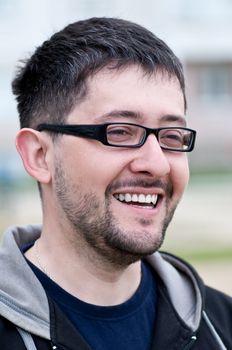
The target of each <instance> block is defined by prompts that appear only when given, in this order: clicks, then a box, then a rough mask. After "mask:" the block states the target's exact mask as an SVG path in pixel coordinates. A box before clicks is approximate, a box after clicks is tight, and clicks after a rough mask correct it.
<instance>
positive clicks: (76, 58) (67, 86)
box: [12, 17, 186, 128]
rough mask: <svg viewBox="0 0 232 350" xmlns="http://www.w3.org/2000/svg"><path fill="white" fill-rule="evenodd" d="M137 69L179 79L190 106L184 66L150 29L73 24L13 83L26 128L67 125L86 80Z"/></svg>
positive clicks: (116, 23)
mask: <svg viewBox="0 0 232 350" xmlns="http://www.w3.org/2000/svg"><path fill="white" fill-rule="evenodd" d="M131 64H137V65H139V66H141V67H142V68H143V70H144V71H145V72H146V73H148V74H152V73H154V72H156V71H157V70H159V71H161V72H163V73H164V74H166V73H168V75H169V76H170V78H172V77H176V78H177V79H178V81H179V83H180V88H181V90H182V92H183V97H184V101H185V107H186V97H185V82H184V75H183V67H182V65H181V63H180V61H179V59H178V58H177V57H176V56H175V55H174V53H173V52H172V50H171V49H170V48H169V47H168V46H167V45H166V44H165V43H164V42H163V41H162V40H160V39H159V38H157V37H156V36H155V35H154V34H153V33H151V32H150V31H149V30H147V29H145V28H143V27H142V26H140V25H138V24H135V23H132V22H129V21H126V20H123V19H117V18H104V17H103V18H90V19H87V20H83V21H78V22H75V23H72V24H70V25H68V26H67V27H65V28H64V29H63V30H61V31H60V32H57V33H55V34H54V35H53V36H52V37H51V38H50V39H49V40H47V41H45V42H44V43H43V44H42V45H41V46H40V47H38V48H37V49H36V51H35V53H34V54H33V55H32V56H31V58H29V59H28V60H27V61H24V63H23V65H22V66H21V67H19V68H18V71H17V74H16V77H15V79H14V80H13V82H12V88H13V93H14V94H15V95H16V99H17V102H18V111H19V117H20V126H21V127H32V128H36V127H37V125H38V124H39V123H41V122H50V123H63V122H65V118H66V116H67V115H68V114H69V113H70V111H71V110H72V109H73V107H74V106H75V105H76V104H77V102H78V101H80V100H81V98H83V97H84V96H85V95H86V91H87V90H86V79H87V78H88V77H90V76H91V75H93V74H95V73H96V72H97V71H99V70H101V69H102V68H104V67H106V66H110V67H112V68H116V69H117V68H118V69H119V68H121V67H126V66H128V65H131Z"/></svg>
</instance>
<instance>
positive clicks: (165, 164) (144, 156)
mask: <svg viewBox="0 0 232 350" xmlns="http://www.w3.org/2000/svg"><path fill="white" fill-rule="evenodd" d="M134 152H135V153H134V159H133V160H132V161H131V163H130V170H131V171H132V172H133V173H143V174H147V175H150V176H151V177H163V176H165V175H167V174H169V173H170V164H169V161H168V158H167V156H166V155H165V153H164V151H163V150H162V149H161V147H160V145H159V143H158V140H157V138H156V136H155V135H154V134H150V135H149V136H148V138H147V140H146V142H145V143H144V145H143V146H142V147H140V148H137V149H135V150H134Z"/></svg>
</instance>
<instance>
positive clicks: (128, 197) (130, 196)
mask: <svg viewBox="0 0 232 350" xmlns="http://www.w3.org/2000/svg"><path fill="white" fill-rule="evenodd" d="M159 197H160V196H159V195H157V194H147V195H145V194H143V193H138V194H136V193H116V194H114V198H116V199H117V200H118V201H119V202H122V203H125V204H128V205H135V206H137V207H145V208H150V209H153V208H155V207H156V205H157V203H158V200H159Z"/></svg>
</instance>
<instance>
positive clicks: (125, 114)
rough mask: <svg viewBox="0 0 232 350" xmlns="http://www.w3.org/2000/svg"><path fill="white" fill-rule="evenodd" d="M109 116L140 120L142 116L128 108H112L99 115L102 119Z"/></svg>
mask: <svg viewBox="0 0 232 350" xmlns="http://www.w3.org/2000/svg"><path fill="white" fill-rule="evenodd" d="M109 118H119V119H120V118H131V119H135V120H142V119H143V116H142V115H141V114H140V113H137V112H134V111H128V110H113V111H110V112H108V113H105V114H103V115H102V116H101V119H102V120H105V119H109Z"/></svg>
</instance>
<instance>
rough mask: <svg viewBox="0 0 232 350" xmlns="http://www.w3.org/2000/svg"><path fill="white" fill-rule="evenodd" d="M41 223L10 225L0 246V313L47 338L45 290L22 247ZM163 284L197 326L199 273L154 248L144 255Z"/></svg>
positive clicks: (34, 236)
mask: <svg viewBox="0 0 232 350" xmlns="http://www.w3.org/2000/svg"><path fill="white" fill-rule="evenodd" d="M40 233H41V226H40V225H28V226H23V227H13V228H10V229H9V230H8V231H7V232H6V233H5V234H4V236H3V239H2V241H1V246H0V276H1V278H0V314H1V315H2V316H4V317H5V318H6V319H8V320H9V321H11V322H12V323H14V324H15V325H16V326H17V327H19V328H22V329H24V330H25V331H27V332H30V333H32V334H35V335H38V336H40V337H42V338H45V339H50V321H49V318H50V317H49V305H48V300H47V296H46V293H45V291H44V289H43V287H42V285H41V284H40V282H39V280H38V279H37V278H36V276H35V275H34V273H33V271H32V270H31V268H30V267H29V265H28V264H27V262H26V260H25V258H24V255H23V254H22V252H21V250H22V248H23V247H25V246H26V245H28V244H33V242H34V241H35V240H36V239H37V238H38V237H39V236H40ZM147 260H148V262H149V263H150V264H151V266H152V267H153V268H154V269H155V271H156V273H157V274H158V275H159V276H160V278H161V279H162V281H163V283H164V284H165V286H166V289H167V291H168V294H169V296H170V299H171V301H172V304H173V307H174V308H175V310H176V312H177V313H178V314H179V316H180V318H181V319H182V320H183V322H184V323H185V324H186V326H188V327H189V328H190V329H191V330H192V331H193V332H194V331H195V330H196V329H197V328H198V327H199V323H200V319H201V312H202V297H201V293H200V287H199V282H198V277H196V275H195V273H194V272H193V270H192V269H191V268H190V267H189V266H188V265H187V264H185V263H184V262H183V261H181V260H180V259H178V258H176V257H174V256H171V255H169V254H166V253H159V252H156V253H154V254H153V255H151V256H149V257H148V258H147Z"/></svg>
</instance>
